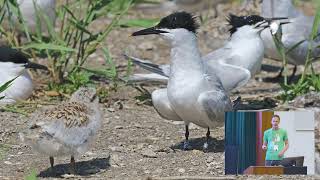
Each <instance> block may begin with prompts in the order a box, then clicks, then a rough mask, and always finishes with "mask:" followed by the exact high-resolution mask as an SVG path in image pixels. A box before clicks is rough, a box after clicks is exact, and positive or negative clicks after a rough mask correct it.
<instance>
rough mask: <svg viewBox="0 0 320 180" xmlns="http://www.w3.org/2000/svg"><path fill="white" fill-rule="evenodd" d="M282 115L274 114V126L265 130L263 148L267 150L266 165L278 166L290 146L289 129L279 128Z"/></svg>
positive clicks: (272, 120)
mask: <svg viewBox="0 0 320 180" xmlns="http://www.w3.org/2000/svg"><path fill="white" fill-rule="evenodd" d="M279 123H280V116H279V115H273V116H272V119H271V124H272V128H270V129H268V130H266V131H264V135H263V145H262V149H263V150H267V153H266V159H265V166H278V165H280V163H281V160H282V159H283V156H284V153H285V152H286V151H287V150H288V148H289V141H288V135H287V131H286V130H284V129H282V128H279Z"/></svg>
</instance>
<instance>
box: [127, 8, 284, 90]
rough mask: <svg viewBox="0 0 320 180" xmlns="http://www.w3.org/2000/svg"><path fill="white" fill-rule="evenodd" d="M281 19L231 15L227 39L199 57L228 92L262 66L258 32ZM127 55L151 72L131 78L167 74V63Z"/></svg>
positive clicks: (144, 78) (167, 75) (150, 77)
mask: <svg viewBox="0 0 320 180" xmlns="http://www.w3.org/2000/svg"><path fill="white" fill-rule="evenodd" d="M284 19H286V18H269V19H267V18H263V17H260V16H256V15H252V16H239V17H238V16H235V15H232V14H231V15H230V17H229V19H228V22H229V24H230V26H231V28H230V30H229V31H230V33H231V37H230V39H229V40H228V41H227V42H226V43H225V45H224V46H223V47H221V48H219V49H217V50H215V51H213V52H211V53H209V54H207V55H205V56H203V57H202V58H201V60H202V61H204V64H205V65H206V66H209V67H210V68H211V69H212V70H214V71H215V73H216V75H217V76H218V77H219V79H220V80H221V82H222V85H223V87H224V89H225V90H226V91H228V92H230V91H232V90H233V89H236V88H239V87H241V86H243V85H245V84H246V83H247V82H248V81H249V79H250V78H251V77H253V76H254V75H255V74H256V73H258V72H259V70H260V68H261V62H262V60H263V55H264V46H263V41H262V39H261V37H260V32H261V31H262V30H264V29H266V28H268V27H269V23H270V22H271V21H273V20H284ZM280 23H281V24H283V23H287V22H284V21H282V22H280ZM269 33H270V32H269ZM190 36H191V35H190ZM127 57H128V58H127V59H131V60H132V61H133V63H135V64H137V65H139V66H141V67H142V68H144V69H147V70H149V71H151V72H153V74H146V75H143V74H135V75H133V76H132V77H130V78H131V80H133V81H143V80H150V81H151V80H153V81H158V80H160V81H165V80H166V79H167V78H168V77H170V66H169V65H167V64H166V65H157V64H153V63H151V62H150V61H146V60H141V59H139V58H135V57H132V56H127ZM156 74H158V75H156ZM161 76H162V78H161Z"/></svg>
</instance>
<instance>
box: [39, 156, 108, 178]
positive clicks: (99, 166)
mask: <svg viewBox="0 0 320 180" xmlns="http://www.w3.org/2000/svg"><path fill="white" fill-rule="evenodd" d="M109 167H110V156H109V157H107V158H97V159H92V160H89V161H80V162H76V175H80V176H88V175H91V174H96V173H99V172H100V171H101V170H105V169H108V168H109ZM69 169H70V164H69V163H67V164H58V165H55V166H53V169H51V168H50V167H49V168H48V169H46V170H44V171H41V172H40V173H39V174H38V177H61V176H62V175H64V174H69Z"/></svg>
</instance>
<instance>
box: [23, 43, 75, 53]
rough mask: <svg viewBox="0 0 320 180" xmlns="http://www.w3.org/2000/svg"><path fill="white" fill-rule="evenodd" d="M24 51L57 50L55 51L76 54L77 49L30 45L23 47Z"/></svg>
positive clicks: (44, 44)
mask: <svg viewBox="0 0 320 180" xmlns="http://www.w3.org/2000/svg"><path fill="white" fill-rule="evenodd" d="M22 49H23V50H27V49H37V50H55V51H64V52H76V49H74V48H70V47H65V46H60V45H56V44H50V43H30V44H28V45H25V46H23V47H22Z"/></svg>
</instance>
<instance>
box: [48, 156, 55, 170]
mask: <svg viewBox="0 0 320 180" xmlns="http://www.w3.org/2000/svg"><path fill="white" fill-rule="evenodd" d="M49 159H50V165H51V168H53V164H54V158H53V157H52V156H50V157H49Z"/></svg>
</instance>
